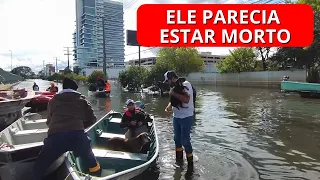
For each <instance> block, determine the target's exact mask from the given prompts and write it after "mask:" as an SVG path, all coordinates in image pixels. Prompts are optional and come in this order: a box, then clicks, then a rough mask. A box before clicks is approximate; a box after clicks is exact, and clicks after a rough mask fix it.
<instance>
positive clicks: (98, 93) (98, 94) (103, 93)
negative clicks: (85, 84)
mask: <svg viewBox="0 0 320 180" xmlns="http://www.w3.org/2000/svg"><path fill="white" fill-rule="evenodd" d="M90 92H91V93H92V94H93V95H94V96H95V97H110V91H90Z"/></svg>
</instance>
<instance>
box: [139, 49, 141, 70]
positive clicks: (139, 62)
mask: <svg viewBox="0 0 320 180" xmlns="http://www.w3.org/2000/svg"><path fill="white" fill-rule="evenodd" d="M140 66H141V51H140V45H139V67H140Z"/></svg>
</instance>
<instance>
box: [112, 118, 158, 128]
mask: <svg viewBox="0 0 320 180" xmlns="http://www.w3.org/2000/svg"><path fill="white" fill-rule="evenodd" d="M109 123H115V124H120V123H121V118H112V119H111V120H110V121H109ZM148 126H149V127H150V126H152V122H148Z"/></svg>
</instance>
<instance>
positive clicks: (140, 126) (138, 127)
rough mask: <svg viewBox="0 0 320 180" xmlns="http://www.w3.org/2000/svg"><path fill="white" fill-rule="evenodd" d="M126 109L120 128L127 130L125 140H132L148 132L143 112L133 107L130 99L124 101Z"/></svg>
mask: <svg viewBox="0 0 320 180" xmlns="http://www.w3.org/2000/svg"><path fill="white" fill-rule="evenodd" d="M126 105H127V109H126V110H125V112H124V114H123V116H122V119H121V123H120V127H121V128H128V131H127V132H126V133H125V138H127V139H129V138H133V137H135V136H137V135H139V134H140V133H143V132H148V126H147V125H148V121H147V116H146V114H145V112H144V111H143V110H142V109H141V108H139V107H137V106H136V105H135V102H134V101H133V100H132V99H128V100H127V101H126Z"/></svg>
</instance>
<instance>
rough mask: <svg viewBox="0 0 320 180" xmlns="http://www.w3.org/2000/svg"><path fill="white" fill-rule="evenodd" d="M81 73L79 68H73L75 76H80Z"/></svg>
mask: <svg viewBox="0 0 320 180" xmlns="http://www.w3.org/2000/svg"><path fill="white" fill-rule="evenodd" d="M80 71H81V69H80V67H79V66H74V67H73V72H74V73H75V74H78V75H79V73H80Z"/></svg>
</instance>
